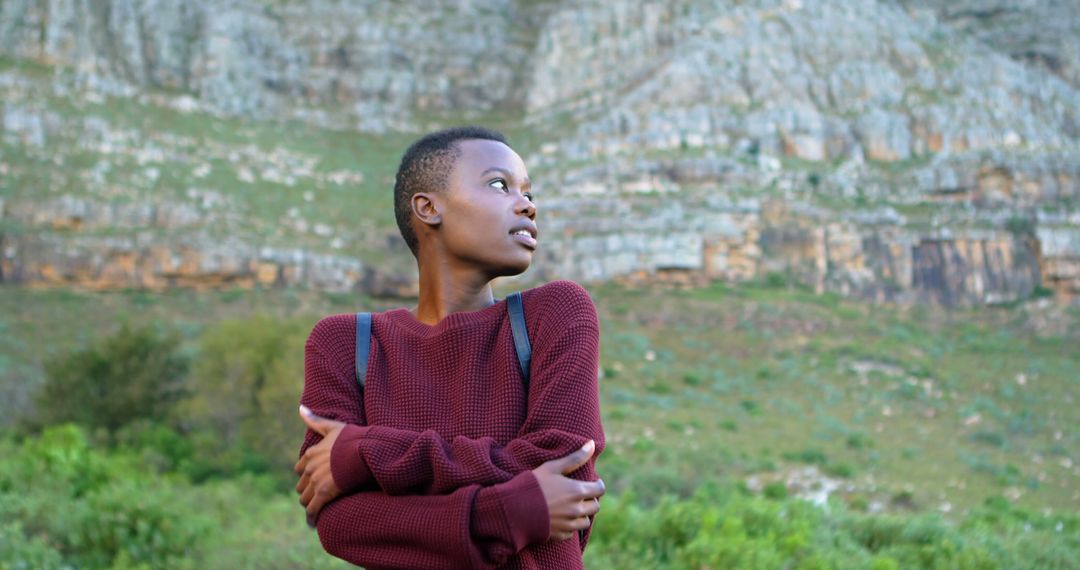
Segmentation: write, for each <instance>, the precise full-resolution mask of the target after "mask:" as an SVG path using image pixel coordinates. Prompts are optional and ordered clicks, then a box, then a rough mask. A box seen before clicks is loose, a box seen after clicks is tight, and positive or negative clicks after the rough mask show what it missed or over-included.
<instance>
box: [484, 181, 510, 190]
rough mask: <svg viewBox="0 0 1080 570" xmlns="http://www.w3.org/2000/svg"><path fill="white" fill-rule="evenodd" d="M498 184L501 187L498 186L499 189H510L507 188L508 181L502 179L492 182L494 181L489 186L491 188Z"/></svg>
mask: <svg viewBox="0 0 1080 570" xmlns="http://www.w3.org/2000/svg"><path fill="white" fill-rule="evenodd" d="M496 184H498V185H499V186H497V187H498V188H502V189H503V190H506V189H507V188H508V187H507V186H506V181H505V180H503V179H502V178H498V179H496V180H492V181H491V184H489V186H495V185H496Z"/></svg>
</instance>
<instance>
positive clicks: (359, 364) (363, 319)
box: [356, 313, 371, 394]
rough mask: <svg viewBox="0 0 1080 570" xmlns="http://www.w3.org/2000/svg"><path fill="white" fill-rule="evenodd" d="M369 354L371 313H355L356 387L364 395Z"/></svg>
mask: <svg viewBox="0 0 1080 570" xmlns="http://www.w3.org/2000/svg"><path fill="white" fill-rule="evenodd" d="M370 354H371V313H356V385H357V387H358V388H360V394H363V393H364V383H365V382H367V364H368V356H369V355H370Z"/></svg>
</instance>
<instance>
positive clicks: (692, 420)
mask: <svg viewBox="0 0 1080 570" xmlns="http://www.w3.org/2000/svg"><path fill="white" fill-rule="evenodd" d="M591 292H592V293H593V295H594V297H595V300H596V303H597V306H598V308H599V311H600V314H601V319H602V354H601V363H602V368H603V374H602V379H601V397H602V410H603V415H604V423H605V428H606V431H607V437H608V447H607V451H606V452H605V454H604V455H603V457H602V460H601V461H602V471H603V473H604V475H605V479H606V481H607V482H608V484H609V488H610V489H612V491H614V492H622V491H626V490H634V491H635V492H637V493H638V494H639V496H642V497H643V498H646V499H647V498H649V497H658V496H659V495H661V494H663V493H675V494H680V495H683V496H685V495H688V494H689V493H690V492H692V490H693V489H695V488H696V487H697V486H698V485H699V484H700V483H702V482H704V481H708V480H715V479H737V480H742V481H745V482H746V483H747V485H748V486H749V487H750V488H751V489H753V490H760V489H762V488H764V487H766V486H768V485H769V484H770V483H776V482H780V483H784V484H786V485H787V486H788V487H790V489H791V491H792V492H793V493H798V494H802V495H805V496H808V497H813V496H817V497H818V499H819V500H820V499H822V498H823V497H824V496H823V495H822V492H823V490H825V491H829V495H830V496H831V497H832V498H839V499H840V500H843V501H844V502H846V503H847V504H848V505H850V506H853V507H854V508H856V509H862V510H869V511H878V510H888V511H907V510H911V511H938V512H942V513H944V514H946V516H953V515H955V514H957V513H962V512H965V511H966V510H967V509H969V508H971V507H973V506H975V505H978V504H981V503H982V502H983V501H984V500H985V499H986V498H988V497H1006V498H1007V499H1008V500H1010V501H1013V502H1015V503H1016V504H1018V505H1021V506H1025V507H1028V508H1035V509H1049V510H1053V511H1073V512H1075V511H1077V510H1080V433H1077V432H1076V430H1075V426H1077V425H1080V412H1078V411H1077V410H1078V407H1077V406H1076V403H1075V398H1076V397H1077V396H1078V394H1077V388H1078V380H1077V379H1078V378H1080V352H1078V351H1076V350H1075V346H1076V344H1077V336H1076V334H1077V331H1078V330H1080V327H1077V324H1078V323H1080V314H1078V313H1077V312H1076V311H1075V310H1074V311H1072V312H1061V311H1060V310H1057V309H1049V308H1043V309H1040V308H1039V307H1038V306H1037V305H1035V304H1031V305H1027V306H1021V307H1012V308H1002V309H996V310H990V311H983V312H941V311H938V310H936V309H928V308H920V309H911V310H901V309H897V308H888V307H873V306H869V305H863V304H858V303H854V302H850V301H846V300H842V299H839V298H837V297H832V296H815V295H811V294H808V293H805V292H802V291H800V290H798V289H789V288H788V287H786V286H784V285H782V284H773V285H770V284H766V283H762V284H754V285H748V286H742V287H737V288H729V287H725V286H720V285H717V286H714V287H712V288H709V289H697V290H684V291H670V290H659V289H658V290H646V289H631V288H626V287H621V286H617V285H608V286H603V287H593V288H591ZM503 293H505V291H500V292H499V294H503ZM388 306H390V305H388V304H386V303H385V302H381V303H376V302H373V301H371V300H368V299H352V298H348V297H346V296H336V295H327V294H316V293H310V292H304V291H292V290H286V291H256V292H246V291H224V292H209V293H199V292H193V291H177V292H172V293H167V294H153V293H147V292H135V291H133V292H113V293H92V294H91V293H78V292H70V291H47V290H44V291H43V290H26V289H18V288H10V287H6V288H0V315H2V316H0V328H2V330H3V331H4V334H3V335H2V337H0V343H2V344H0V349H2V354H3V360H2V361H0V374H2V376H0V386H3V390H4V398H3V400H4V401H5V402H8V406H7V408H8V409H6V410H4V412H5V416H6V417H7V418H9V419H10V418H13V417H18V416H20V415H22V416H24V417H28V416H32V415H33V414H32V409H33V408H32V395H33V393H34V392H35V390H36V389H37V387H38V386H40V384H41V382H42V381H43V377H44V372H43V369H42V362H43V360H47V359H49V358H52V357H55V356H56V355H61V354H64V353H66V352H70V351H72V350H74V349H76V348H79V347H82V346H84V345H86V344H87V343H89V342H90V341H91V340H92V339H94V338H96V337H100V336H103V335H106V334H108V333H109V332H111V331H113V330H116V329H117V328H119V324H120V323H121V322H123V321H128V322H132V323H134V324H138V323H140V322H149V321H158V322H160V323H163V324H166V325H168V326H170V327H173V328H176V329H178V330H179V331H181V333H182V335H183V336H184V337H185V338H186V339H187V341H188V350H190V351H194V350H195V349H196V345H195V341H196V339H197V338H198V337H199V335H200V334H201V332H202V331H204V330H205V329H206V328H207V327H209V326H212V325H213V324H214V323H216V322H218V321H221V320H222V319H226V318H230V317H240V316H244V315H250V314H254V313H269V314H272V315H277V316H280V317H286V316H299V317H301V318H302V319H303V318H306V319H307V320H308V321H309V322H310V323H311V324H314V322H315V321H316V320H317V319H318V318H319V316H321V315H324V314H328V313H333V312H350V311H354V310H365V309H375V310H378V309H381V308H386V307H388ZM1047 311H1051V313H1049V314H1047ZM1047 322H1049V323H1051V324H1052V326H1050V325H1047ZM295 350H296V351H302V346H296V347H295ZM301 383H302V370H296V379H295V390H296V393H297V396H299V389H300V385H301ZM281 413H282V414H292V413H293V410H291V409H283V410H282V411H281ZM297 427H298V429H299V426H297Z"/></svg>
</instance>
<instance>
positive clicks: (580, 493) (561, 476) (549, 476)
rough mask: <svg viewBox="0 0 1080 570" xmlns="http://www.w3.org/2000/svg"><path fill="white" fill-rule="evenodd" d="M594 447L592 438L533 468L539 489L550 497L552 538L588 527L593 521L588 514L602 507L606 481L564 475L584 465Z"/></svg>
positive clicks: (562, 536) (563, 537) (549, 509)
mask: <svg viewBox="0 0 1080 570" xmlns="http://www.w3.org/2000/svg"><path fill="white" fill-rule="evenodd" d="M594 451H596V443H595V442H593V441H591V440H590V441H589V442H588V443H586V444H585V445H584V446H583V447H582V448H581V449H579V450H577V451H575V452H573V453H571V454H570V455H567V456H566V457H563V458H561V459H553V460H551V461H548V462H547V463H544V464H543V465H541V466H540V467H537V468H536V469H533V474H534V475H536V480H537V481H539V483H540V490H541V491H543V492H544V498H545V499H547V505H548V516H549V517H550V518H551V535H550V538H549V540H566V539H568V538H570V537H572V536H574V534H575V533H576V532H577V531H579V530H584V529H586V528H589V525H590V524H592V522H591V521H590V520H589V517H591V516H593V515H595V514H596V513H597V512H598V511H599V510H600V497H601V496H603V494H604V481H603V480H598V481H578V480H577V479H571V478H569V477H566V475H565V474H566V473H572V472H574V471H575V470H577V469H578V468H579V467H581V466H582V465H585V464H586V463H587V462H588V461H589V458H590V457H592V455H593V452H594Z"/></svg>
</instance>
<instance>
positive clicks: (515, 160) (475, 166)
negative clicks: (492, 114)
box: [455, 139, 528, 179]
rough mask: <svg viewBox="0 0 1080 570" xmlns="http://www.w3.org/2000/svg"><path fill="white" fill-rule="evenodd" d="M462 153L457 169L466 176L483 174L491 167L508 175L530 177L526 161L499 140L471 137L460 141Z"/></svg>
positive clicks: (456, 164) (456, 165) (522, 177)
mask: <svg viewBox="0 0 1080 570" xmlns="http://www.w3.org/2000/svg"><path fill="white" fill-rule="evenodd" d="M458 145H459V147H458V148H459V149H460V150H461V153H460V155H459V156H458V158H457V161H456V163H455V170H457V171H458V172H459V173H461V174H463V175H465V176H481V175H483V174H484V173H485V172H487V171H488V170H491V169H495V170H500V171H503V172H504V173H505V174H507V175H508V176H514V177H517V178H521V179H525V178H528V171H527V170H526V169H525V162H524V161H523V160H521V157H520V156H518V153H516V152H514V149H512V148H510V147H509V146H506V145H505V144H503V143H501V142H499V141H491V140H485V139H470V140H463V141H459V142H458Z"/></svg>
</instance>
